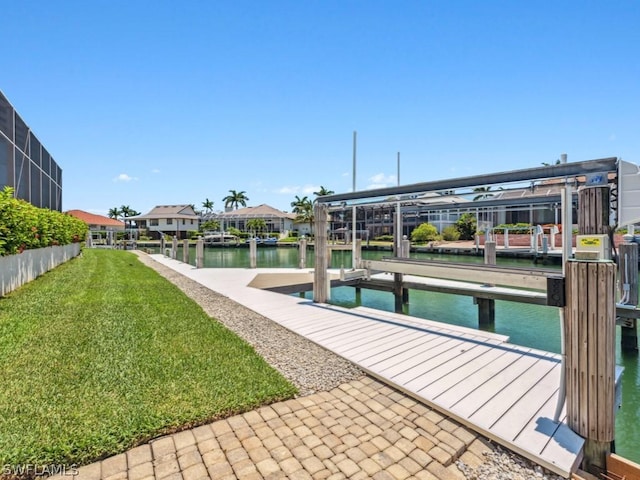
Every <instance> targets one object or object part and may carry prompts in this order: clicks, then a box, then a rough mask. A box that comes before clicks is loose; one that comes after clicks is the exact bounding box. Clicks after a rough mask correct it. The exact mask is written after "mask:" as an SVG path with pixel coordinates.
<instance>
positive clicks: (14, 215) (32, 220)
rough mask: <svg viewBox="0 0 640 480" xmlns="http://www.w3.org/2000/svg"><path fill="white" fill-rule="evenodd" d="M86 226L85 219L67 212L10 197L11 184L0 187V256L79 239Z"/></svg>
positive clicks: (80, 239) (64, 243)
mask: <svg viewBox="0 0 640 480" xmlns="http://www.w3.org/2000/svg"><path fill="white" fill-rule="evenodd" d="M87 230H88V227H87V224H86V223H84V222H83V221H82V220H80V219H77V218H75V217H72V216H71V215H68V214H66V213H60V212H57V211H54V210H49V209H46V208H38V207H34V206H33V205H31V204H30V203H29V202H26V201H24V200H20V199H17V198H14V196H13V188H11V187H5V188H4V189H3V190H2V191H0V256H3V255H13V254H15V253H21V252H22V251H23V250H29V249H34V248H42V247H49V246H51V245H67V244H69V243H73V242H80V241H83V240H84V239H85V237H86V235H87Z"/></svg>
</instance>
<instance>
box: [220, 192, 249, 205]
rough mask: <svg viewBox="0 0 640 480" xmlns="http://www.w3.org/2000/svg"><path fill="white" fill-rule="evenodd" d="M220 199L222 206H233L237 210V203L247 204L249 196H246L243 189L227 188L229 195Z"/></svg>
mask: <svg viewBox="0 0 640 480" xmlns="http://www.w3.org/2000/svg"><path fill="white" fill-rule="evenodd" d="M222 201H223V202H224V208H228V207H233V209H234V210H237V209H238V205H242V206H243V207H246V206H247V202H248V201H249V197H247V195H246V194H245V192H244V190H243V191H241V192H237V191H235V190H229V195H227V196H226V197H224V198H223V199H222Z"/></svg>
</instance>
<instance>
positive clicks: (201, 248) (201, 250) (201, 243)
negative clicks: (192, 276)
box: [196, 237, 204, 268]
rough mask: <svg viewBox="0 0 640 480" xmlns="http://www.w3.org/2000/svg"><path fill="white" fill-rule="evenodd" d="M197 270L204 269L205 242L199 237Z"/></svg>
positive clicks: (197, 243)
mask: <svg viewBox="0 0 640 480" xmlns="http://www.w3.org/2000/svg"><path fill="white" fill-rule="evenodd" d="M196 268H204V240H203V239H202V237H198V241H197V242H196Z"/></svg>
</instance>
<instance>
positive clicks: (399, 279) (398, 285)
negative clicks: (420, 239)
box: [393, 235, 411, 313]
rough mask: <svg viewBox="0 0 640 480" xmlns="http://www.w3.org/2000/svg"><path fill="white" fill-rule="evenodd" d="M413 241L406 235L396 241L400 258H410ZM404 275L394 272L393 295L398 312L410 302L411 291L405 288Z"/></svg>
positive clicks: (397, 253) (397, 254)
mask: <svg viewBox="0 0 640 480" xmlns="http://www.w3.org/2000/svg"><path fill="white" fill-rule="evenodd" d="M410 246H411V241H410V240H407V236H406V235H404V236H403V238H402V240H400V241H399V242H397V243H396V256H398V257H399V258H409V250H410ZM403 277H404V275H403V274H402V273H394V274H393V297H394V300H395V302H394V307H395V308H394V310H395V312H396V313H402V312H403V306H404V305H405V304H407V303H409V292H408V291H407V289H406V288H404V278H403Z"/></svg>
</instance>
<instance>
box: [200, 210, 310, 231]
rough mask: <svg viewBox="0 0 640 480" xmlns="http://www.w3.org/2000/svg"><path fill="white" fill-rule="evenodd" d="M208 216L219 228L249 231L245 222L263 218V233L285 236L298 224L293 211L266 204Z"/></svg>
mask: <svg viewBox="0 0 640 480" xmlns="http://www.w3.org/2000/svg"><path fill="white" fill-rule="evenodd" d="M209 218H210V219H212V220H217V221H219V222H220V228H221V229H224V230H228V229H229V228H237V229H238V230H240V231H242V232H246V231H249V230H250V229H249V228H248V227H247V222H248V221H249V220H253V219H259V220H264V222H265V224H266V228H265V233H270V234H278V235H279V236H280V237H286V236H288V235H290V234H291V232H292V231H294V230H299V225H298V224H296V223H295V219H296V215H295V214H294V213H287V212H283V211H281V210H278V209H277V208H273V207H271V206H269V205H266V204H262V205H258V206H257V207H245V208H239V209H237V210H231V211H228V212H224V213H217V214H211V215H210V216H209ZM307 225H308V224H307ZM308 228H309V229H310V228H311V226H310V225H308ZM304 233H306V232H300V234H304Z"/></svg>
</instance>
